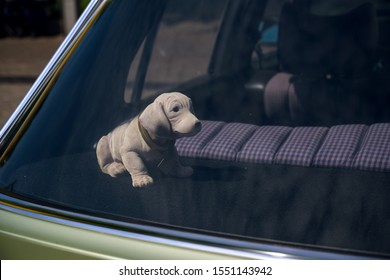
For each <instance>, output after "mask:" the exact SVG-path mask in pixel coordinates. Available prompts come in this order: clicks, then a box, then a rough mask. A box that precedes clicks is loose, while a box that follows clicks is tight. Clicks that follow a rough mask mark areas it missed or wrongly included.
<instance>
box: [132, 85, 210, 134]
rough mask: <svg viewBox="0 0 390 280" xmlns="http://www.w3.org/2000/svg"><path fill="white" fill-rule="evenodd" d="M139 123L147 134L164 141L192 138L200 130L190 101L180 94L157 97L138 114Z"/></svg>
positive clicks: (200, 126)
mask: <svg viewBox="0 0 390 280" xmlns="http://www.w3.org/2000/svg"><path fill="white" fill-rule="evenodd" d="M139 121H140V123H141V125H142V126H143V127H144V128H145V129H146V130H147V131H148V133H150V134H152V135H155V136H157V137H161V138H166V139H177V138H180V137H186V136H193V135H195V134H197V133H198V132H199V131H200V130H201V128H202V125H201V122H200V121H199V120H198V118H197V117H195V115H194V109H193V107H192V102H191V99H190V98H188V97H187V96H186V95H184V94H182V93H180V92H171V93H163V94H161V95H159V96H158V97H157V98H156V99H155V100H154V102H153V103H151V104H150V105H148V106H147V107H146V108H145V110H144V111H143V112H142V113H141V114H140V116H139Z"/></svg>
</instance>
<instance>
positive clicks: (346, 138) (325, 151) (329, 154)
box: [313, 125, 367, 167]
mask: <svg viewBox="0 0 390 280" xmlns="http://www.w3.org/2000/svg"><path fill="white" fill-rule="evenodd" d="M366 131H367V126H365V125H338V126H333V127H331V128H330V129H329V132H328V134H327V135H326V138H325V140H324V142H323V143H322V145H321V148H320V149H319V150H318V152H317V154H316V156H315V158H314V163H313V164H314V165H315V166H323V167H351V166H352V164H353V160H354V156H355V154H356V152H357V150H358V148H359V145H360V142H361V139H362V137H364V135H365V133H366Z"/></svg>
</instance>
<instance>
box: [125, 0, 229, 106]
mask: <svg viewBox="0 0 390 280" xmlns="http://www.w3.org/2000/svg"><path fill="white" fill-rule="evenodd" d="M224 6H225V1H214V3H212V4H210V3H208V2H207V1H186V2H184V3H179V1H169V2H168V3H167V6H166V8H165V11H164V14H163V16H162V19H161V22H160V25H159V27H158V30H157V34H156V38H149V39H152V40H154V41H153V49H152V51H151V54H150V56H151V57H150V62H149V64H148V66H147V70H145V71H147V73H146V77H145V84H144V87H143V88H142V98H148V97H150V96H152V95H153V94H155V93H156V92H163V91H166V90H169V89H171V88H173V87H174V86H177V85H178V84H179V83H181V82H185V81H188V80H191V79H194V78H196V77H198V76H202V75H206V74H207V73H208V66H209V62H210V58H211V55H212V52H213V47H214V43H215V38H216V34H217V31H218V27H219V24H220V19H221V15H222V12H223V8H224ZM206 10H207V12H205V11H206ZM151 36H154V34H152V35H151ZM144 47H145V46H143V47H142V48H141V49H140V50H139V52H138V54H137V57H136V60H135V61H134V65H138V67H132V68H131V69H130V72H129V78H128V82H127V87H126V91H125V101H126V102H130V101H131V96H132V92H133V86H134V81H135V79H136V75H137V73H138V72H139V71H142V70H140V66H139V64H138V62H139V60H140V59H141V56H142V53H143V51H144ZM146 56H147V54H144V59H145V58H146Z"/></svg>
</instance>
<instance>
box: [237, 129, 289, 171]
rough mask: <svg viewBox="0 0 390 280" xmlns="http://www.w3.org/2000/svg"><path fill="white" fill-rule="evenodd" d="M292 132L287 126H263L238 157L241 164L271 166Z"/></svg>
mask: <svg viewBox="0 0 390 280" xmlns="http://www.w3.org/2000/svg"><path fill="white" fill-rule="evenodd" d="M291 131H292V128H291V127H285V126H262V127H259V128H258V129H257V130H256V132H255V133H254V134H253V136H252V137H251V138H250V139H249V140H248V141H247V143H246V144H245V145H244V146H243V148H242V150H241V151H240V152H239V153H238V155H237V160H238V161H239V162H248V163H258V164H262V163H263V164H267V163H268V164H271V163H273V160H274V157H275V154H276V152H277V151H278V149H279V147H280V146H281V145H282V143H283V142H284V141H285V140H286V139H287V136H288V135H289V133H290V132H291Z"/></svg>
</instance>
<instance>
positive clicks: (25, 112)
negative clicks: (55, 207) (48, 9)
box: [0, 0, 112, 165]
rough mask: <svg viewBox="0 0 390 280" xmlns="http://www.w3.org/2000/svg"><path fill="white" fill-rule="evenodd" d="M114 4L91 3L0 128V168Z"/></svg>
mask: <svg viewBox="0 0 390 280" xmlns="http://www.w3.org/2000/svg"><path fill="white" fill-rule="evenodd" d="M111 1H112V0H92V1H91V2H90V4H89V5H88V6H87V8H86V10H85V12H84V13H83V14H82V15H81V17H80V18H79V19H78V20H77V22H76V24H75V25H74V27H73V28H72V30H71V31H70V32H69V34H68V35H67V36H66V37H65V39H64V41H63V42H62V44H61V45H60V47H59V48H58V50H57V51H56V52H55V54H54V55H53V57H52V58H51V60H50V61H49V63H48V64H47V66H46V67H45V68H44V69H43V71H42V73H41V74H40V75H39V76H38V78H37V80H36V81H35V82H34V84H33V85H32V87H31V88H30V90H29V91H28V92H27V94H26V95H25V97H24V98H23V100H22V101H21V103H20V104H19V105H18V107H17V108H16V109H15V111H14V112H13V114H12V115H11V116H10V117H9V119H8V120H7V122H6V123H5V124H4V126H3V127H2V128H1V130H0V165H1V164H2V163H3V162H4V161H5V160H6V157H7V154H8V152H9V149H10V148H9V146H12V145H11V144H10V142H12V141H18V140H19V139H18V138H19V137H18V136H17V135H18V134H20V133H23V132H24V131H23V129H20V128H21V127H23V125H25V122H26V121H27V119H28V116H29V114H30V113H31V112H32V111H33V108H34V106H35V105H36V104H37V102H38V101H39V99H40V98H41V97H42V95H44V92H45V89H47V88H48V87H50V83H51V82H52V81H53V79H55V78H56V74H58V73H59V72H60V71H61V68H62V66H63V63H64V62H65V61H66V59H67V57H68V56H69V55H70V54H71V53H72V52H73V50H74V48H75V47H76V46H77V44H78V42H79V41H80V39H81V38H82V37H83V36H84V34H85V33H86V31H87V30H88V29H89V26H90V25H91V24H92V23H93V22H94V21H95V20H96V18H97V17H98V16H99V15H100V14H101V12H102V11H103V10H104V8H105V7H106V4H108V3H110V2H111ZM19 136H20V135H19ZM15 138H16V139H15ZM11 149H12V147H11Z"/></svg>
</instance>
